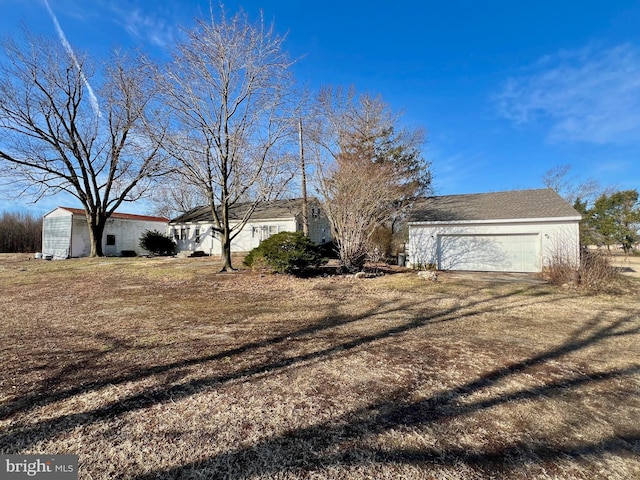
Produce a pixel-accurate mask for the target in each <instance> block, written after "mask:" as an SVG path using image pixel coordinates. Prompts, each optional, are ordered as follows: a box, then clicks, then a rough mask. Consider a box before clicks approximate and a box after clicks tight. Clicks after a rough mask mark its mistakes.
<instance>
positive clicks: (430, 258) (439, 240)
mask: <svg viewBox="0 0 640 480" xmlns="http://www.w3.org/2000/svg"><path fill="white" fill-rule="evenodd" d="M580 220H581V216H580V213H579V212H578V211H577V210H575V209H574V208H573V207H572V206H571V205H570V204H569V203H567V202H566V201H565V200H564V199H563V198H562V197H560V195H558V194H557V193H556V192H555V191H553V190H552V189H536V190H513V191H508V192H493V193H477V194H465V195H444V196H434V197H429V198H425V199H423V200H421V201H419V202H417V203H416V204H415V206H414V207H413V209H412V210H411V212H410V214H409V217H408V225H409V247H408V263H409V264H410V265H411V266H413V267H414V268H425V267H431V268H437V269H438V270H469V271H493V272H540V271H542V269H543V268H544V267H545V266H547V265H549V264H550V263H551V262H552V261H554V259H557V260H561V261H563V262H569V263H571V264H573V265H576V266H577V265H578V263H579V258H580V233H579V223H580Z"/></svg>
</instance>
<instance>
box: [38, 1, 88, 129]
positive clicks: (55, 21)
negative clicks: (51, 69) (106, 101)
mask: <svg viewBox="0 0 640 480" xmlns="http://www.w3.org/2000/svg"><path fill="white" fill-rule="evenodd" d="M43 1H44V5H45V7H47V11H48V12H49V16H50V17H51V20H53V25H54V26H55V27H56V31H57V32H58V37H60V42H62V46H63V47H64V49H65V50H66V51H67V53H68V54H69V56H70V57H71V59H72V60H73V63H74V65H75V67H76V68H77V69H78V71H79V72H80V77H81V78H82V81H83V83H84V85H85V87H87V91H88V92H89V101H90V102H91V108H92V109H93V112H94V113H95V114H96V116H98V117H99V116H100V104H99V103H98V99H97V98H96V96H95V94H94V93H93V88H91V85H89V81H88V80H87V77H85V76H84V72H83V71H82V69H81V68H80V64H79V63H78V60H77V58H76V55H75V53H73V48H71V44H70V43H69V42H68V41H67V37H66V36H65V34H64V32H63V31H62V27H60V24H59V23H58V18H57V17H56V15H55V13H53V10H51V7H50V6H49V2H48V0H43Z"/></svg>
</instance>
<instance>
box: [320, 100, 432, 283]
mask: <svg viewBox="0 0 640 480" xmlns="http://www.w3.org/2000/svg"><path fill="white" fill-rule="evenodd" d="M316 113H317V115H316V119H317V120H318V121H319V124H318V125H316V127H317V128H316V129H315V132H314V133H313V134H312V137H313V140H314V143H315V145H316V146H317V147H318V150H317V154H318V158H319V159H320V160H321V164H320V165H319V166H318V167H317V169H316V173H317V179H318V190H319V192H320V195H321V197H322V200H323V205H324V208H325V210H326V213H327V216H328V217H329V219H330V221H331V223H332V228H333V235H334V239H335V241H336V243H337V247H338V254H339V256H340V259H341V262H342V264H343V266H344V267H345V268H346V269H347V270H349V271H355V270H359V269H361V268H362V267H363V265H364V263H365V260H366V258H367V253H368V251H369V249H370V240H371V237H372V235H373V233H374V231H375V229H376V227H379V226H381V225H385V224H388V223H390V222H393V221H394V220H395V219H396V218H397V217H398V215H401V214H402V212H404V211H405V209H406V208H407V207H408V206H409V205H411V203H412V202H413V201H414V200H415V199H416V198H417V197H418V196H420V195H423V194H425V193H426V192H427V191H428V190H429V188H430V184H431V173H430V169H429V164H428V163H427V162H425V161H424V159H423V158H422V155H421V153H420V147H421V144H422V143H423V141H424V133H423V131H422V130H421V129H408V128H406V129H402V128H399V116H398V115H397V114H394V113H393V112H392V111H391V109H390V107H389V106H388V105H387V104H386V103H385V102H384V101H383V100H382V99H381V98H380V97H372V96H370V95H366V94H365V95H358V94H357V93H356V92H355V90H354V89H349V90H346V91H345V90H343V89H333V88H326V89H323V90H322V91H321V92H320V94H319V96H318V101H317V112H316Z"/></svg>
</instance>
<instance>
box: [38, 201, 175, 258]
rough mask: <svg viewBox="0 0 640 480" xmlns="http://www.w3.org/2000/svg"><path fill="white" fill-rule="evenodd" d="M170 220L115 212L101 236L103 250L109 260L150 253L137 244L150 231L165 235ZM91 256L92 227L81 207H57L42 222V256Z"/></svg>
mask: <svg viewBox="0 0 640 480" xmlns="http://www.w3.org/2000/svg"><path fill="white" fill-rule="evenodd" d="M168 223H169V219H167V218H163V217H152V216H147V215H135V214H131V213H117V212H116V213H113V214H111V217H109V219H108V220H107V223H106V225H105V228H104V234H103V236H102V251H103V252H104V254H105V255H106V256H108V257H116V256H120V255H122V252H123V251H125V252H127V251H128V252H135V253H136V255H141V254H147V253H149V252H147V251H145V250H143V249H142V248H141V247H140V246H139V245H138V243H139V242H140V237H142V235H143V234H144V233H145V232H146V231H147V230H149V231H153V230H157V231H159V232H161V233H164V232H166V230H167V224H168ZM90 253H91V244H90V242H89V227H88V225H87V217H86V215H85V211H84V210H83V209H81V208H69V207H58V208H56V209H55V210H52V211H51V212H49V213H47V214H45V216H44V218H43V220H42V254H43V255H46V256H49V257H52V258H55V259H61V258H71V257H88V256H89V254H90Z"/></svg>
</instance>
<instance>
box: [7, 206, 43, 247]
mask: <svg viewBox="0 0 640 480" xmlns="http://www.w3.org/2000/svg"><path fill="white" fill-rule="evenodd" d="M41 249H42V219H41V218H40V217H35V216H33V215H31V214H30V213H25V212H17V213H16V212H2V214H1V215H0V253H31V252H39V251H40V250H41Z"/></svg>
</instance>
